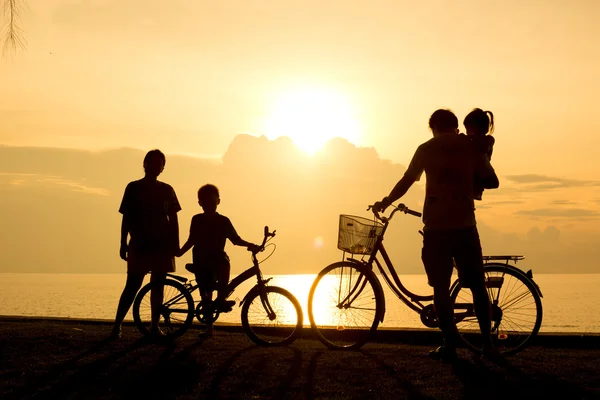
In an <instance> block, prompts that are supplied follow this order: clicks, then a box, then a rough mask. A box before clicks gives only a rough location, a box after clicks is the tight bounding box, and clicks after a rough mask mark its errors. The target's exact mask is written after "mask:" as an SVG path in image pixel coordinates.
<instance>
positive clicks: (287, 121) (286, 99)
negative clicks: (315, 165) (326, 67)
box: [264, 89, 360, 154]
mask: <svg viewBox="0 0 600 400" xmlns="http://www.w3.org/2000/svg"><path fill="white" fill-rule="evenodd" d="M264 133H265V135H266V136H267V137H268V138H269V139H275V138H278V137H280V136H287V137H289V138H290V139H292V141H293V142H294V143H295V144H296V146H298V147H299V148H300V149H302V150H303V151H305V152H306V153H308V154H315V153H317V152H318V151H319V150H320V149H321V148H322V147H323V145H324V144H325V143H327V141H329V140H330V139H332V138H334V137H341V138H344V139H346V140H348V141H350V142H352V143H354V144H357V141H358V140H359V136H360V123H359V120H358V118H357V117H356V112H355V110H354V109H353V108H352V106H351V105H350V103H349V102H348V101H347V99H346V98H345V97H344V96H342V95H341V94H340V93H338V92H335V91H329V90H319V89H303V90H295V91H290V92H288V93H286V94H284V95H282V96H281V97H280V98H279V99H278V100H277V102H276V103H275V104H274V107H273V110H272V112H271V115H270V116H269V118H268V119H267V120H266V122H265V126H264Z"/></svg>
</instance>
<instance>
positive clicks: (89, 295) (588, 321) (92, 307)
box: [0, 273, 600, 334]
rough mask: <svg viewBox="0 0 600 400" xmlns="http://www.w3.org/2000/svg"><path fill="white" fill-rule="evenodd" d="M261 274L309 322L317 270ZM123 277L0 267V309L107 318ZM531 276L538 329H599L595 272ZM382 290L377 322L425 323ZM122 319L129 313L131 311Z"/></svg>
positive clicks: (233, 315) (408, 283)
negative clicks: (382, 309) (537, 296)
mask: <svg viewBox="0 0 600 400" xmlns="http://www.w3.org/2000/svg"><path fill="white" fill-rule="evenodd" d="M181 276H185V277H187V278H190V279H191V278H192V276H190V275H185V274H181ZM265 277H270V278H272V280H271V281H270V283H269V284H270V285H274V286H281V287H283V288H285V289H287V290H289V291H290V292H292V293H293V294H294V295H295V296H296V298H297V299H298V300H299V301H300V304H301V305H302V307H303V310H304V322H305V325H308V324H309V322H308V316H307V299H308V292H309V290H310V286H311V284H312V282H313V281H314V279H315V277H316V275H313V274H304V275H273V276H265ZM125 279H126V275H125V274H40V273H0V315H7V316H33V317H59V318H73V319H102V320H112V319H114V316H115V310H116V307H117V303H118V300H119V296H120V294H121V291H122V289H123V286H124V284H125ZM534 279H535V281H536V283H537V284H538V285H539V287H540V289H541V291H542V294H543V298H542V305H543V310H544V317H543V322H542V327H541V329H540V331H541V332H552V333H555V332H557V333H583V334H585V333H600V293H599V292H600V274H537V275H535V276H534ZM148 280H149V278H146V281H145V282H147V281H148ZM401 280H402V282H403V284H404V285H405V287H407V288H408V289H409V290H410V291H412V292H414V293H418V294H423V295H427V294H431V293H432V291H431V288H430V287H429V286H428V285H427V279H426V277H425V276H424V275H402V276H401ZM255 284H256V281H255V280H254V278H252V279H250V280H248V281H246V282H244V283H243V284H242V285H240V286H239V287H238V288H237V289H236V291H235V292H234V294H233V296H232V297H231V299H234V300H235V299H237V300H238V302H239V300H241V299H243V297H244V295H245V294H246V293H247V292H248V290H250V289H251V288H252V286H254V285H255ZM384 293H385V300H386V315H385V320H384V322H383V324H382V325H380V326H381V327H382V328H388V329H400V328H424V326H423V325H422V323H421V320H420V317H419V315H418V314H417V313H416V312H414V311H412V310H411V309H409V308H408V307H406V305H404V303H402V302H401V301H400V300H399V299H398V298H397V297H395V295H394V294H393V293H392V292H391V291H390V290H389V288H387V287H386V286H385V285H384ZM194 296H196V297H198V293H197V292H196V293H194ZM126 319H128V320H132V319H133V317H132V314H131V311H130V312H129V314H128V316H127V318H126ZM218 322H225V323H238V324H239V323H241V320H240V308H239V307H234V310H233V311H232V312H230V313H227V314H222V315H221V316H220V317H219V321H218Z"/></svg>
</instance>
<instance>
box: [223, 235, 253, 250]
mask: <svg viewBox="0 0 600 400" xmlns="http://www.w3.org/2000/svg"><path fill="white" fill-rule="evenodd" d="M229 240H231V243H233V244H234V245H236V246H244V247H247V248H248V249H251V248H256V247H258V245H256V244H254V243H250V242H246V241H245V240H244V239H242V238H241V237H239V236H235V237H232V238H230V239H229Z"/></svg>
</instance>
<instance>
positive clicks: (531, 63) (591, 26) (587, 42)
mask: <svg viewBox="0 0 600 400" xmlns="http://www.w3.org/2000/svg"><path fill="white" fill-rule="evenodd" d="M598 15H600V2H597V1H592V0H590V1H570V2H565V1H531V2H523V1H516V0H506V1H502V2H498V1H455V2H448V1H428V2H422V3H416V2H409V1H370V2H347V1H327V2H322V1H314V0H310V1H303V2H291V1H252V2H248V1H218V2H215V1H184V0H172V1H170V2H169V6H168V7H165V2H164V1H158V0H144V1H142V0H129V1H127V2H123V1H109V0H89V1H72V0H63V1H58V0H29V1H28V5H27V7H26V8H25V10H24V12H23V14H22V20H21V25H22V27H23V29H24V31H25V33H24V35H25V38H26V39H27V42H28V45H27V47H26V49H24V50H22V51H19V52H17V53H16V54H12V55H11V56H10V57H8V58H7V59H6V60H5V61H2V63H1V64H0V70H1V72H2V73H0V87H1V88H2V94H3V95H2V96H1V97H0V144H5V145H9V146H52V147H66V148H78V149H87V150H99V149H106V148H116V147H135V148H140V149H148V148H154V147H159V148H161V149H163V151H165V152H166V153H168V154H192V155H196V156H203V157H204V156H208V157H213V158H217V159H218V158H220V157H221V156H222V155H223V154H224V152H225V151H226V150H227V148H228V146H229V145H230V143H231V142H232V141H233V139H234V137H235V136H236V135H238V134H240V133H250V134H254V135H261V134H266V133H267V132H265V121H267V120H269V118H273V113H274V110H276V109H277V107H278V104H280V101H281V100H280V99H281V97H282V96H283V97H285V96H287V95H289V94H290V93H295V92H297V91H299V90H300V91H301V90H305V89H310V90H314V91H326V92H328V93H334V94H335V96H338V97H339V98H342V99H344V102H345V104H346V105H347V107H348V109H349V110H350V112H351V114H352V118H353V119H354V120H355V121H357V124H358V125H357V126H359V128H357V129H358V133H357V136H356V138H350V139H351V140H352V141H353V142H354V143H355V144H356V145H359V146H366V147H373V148H375V150H376V151H377V154H378V155H379V157H380V158H382V159H388V160H391V161H392V162H394V163H398V164H401V165H407V164H408V162H409V161H410V157H411V156H412V154H413V152H414V150H415V148H416V146H418V144H420V143H421V142H423V141H425V140H427V139H429V137H430V132H429V131H428V130H427V119H428V118H429V115H430V114H431V112H432V111H433V110H435V109H436V108H440V107H449V108H451V109H453V110H454V111H455V112H456V113H457V115H458V117H459V120H461V121H462V118H463V117H464V115H465V114H466V113H467V112H468V111H469V110H470V109H472V108H473V107H481V108H484V109H489V110H492V111H493V112H494V114H495V115H496V120H497V126H496V132H495V136H496V143H497V144H496V148H495V151H494V159H493V160H492V161H493V164H494V166H495V168H496V169H497V171H498V173H499V175H500V177H501V189H500V190H498V191H496V192H490V194H489V195H486V202H485V204H481V206H480V207H479V209H478V213H479V214H478V218H479V219H480V220H482V221H484V222H486V223H488V224H490V225H491V226H493V227H494V228H495V229H498V230H500V231H503V232H515V233H518V234H521V235H523V234H525V233H526V232H528V231H529V230H530V229H532V228H533V227H539V228H540V229H542V230H543V229H545V228H546V227H548V226H556V227H557V228H558V229H560V230H561V232H563V234H564V233H565V232H571V233H572V234H574V235H575V234H577V235H580V236H582V237H583V235H584V234H588V233H589V232H592V233H593V234H594V235H598V236H599V237H600V226H599V225H598V217H599V216H600V172H599V171H600V157H599V156H600V150H599V148H600V135H599V134H598V133H599V132H600V120H599V119H598V118H596V114H597V110H596V104H597V98H596V97H597V93H598V92H600V40H599V39H600V25H599V24H597V22H596V20H597V16H598ZM301 118H304V117H301ZM306 118H307V119H310V116H306ZM326 122H327V121H324V124H325V123H326ZM313 126H314V124H313ZM290 129H291V127H290ZM315 129H316V128H315ZM342 136H343V133H342ZM0 172H2V171H0ZM393 183H394V182H392V181H391V182H390V184H389V186H390V188H391V186H393ZM384 194H385V193H377V196H380V195H384ZM594 237H596V236H594Z"/></svg>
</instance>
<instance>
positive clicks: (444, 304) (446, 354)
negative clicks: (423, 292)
mask: <svg viewBox="0 0 600 400" xmlns="http://www.w3.org/2000/svg"><path fill="white" fill-rule="evenodd" d="M451 234H452V233H451V232H450V233H448V232H445V231H427V230H426V231H424V233H423V250H422V255H421V256H422V260H423V265H424V267H425V272H426V273H427V279H428V280H429V285H430V286H432V287H433V305H434V307H435V311H436V315H437V318H438V321H439V324H440V330H441V331H442V335H443V337H444V345H443V346H442V347H439V348H437V349H436V350H434V351H432V352H431V353H430V356H431V357H433V358H440V359H454V358H456V350H455V349H456V336H457V331H456V325H455V323H454V310H453V309H452V303H451V300H450V277H451V276H452V268H453V260H452V254H451V251H450V250H451V247H450V246H449V245H448V242H449V241H448V239H447V236H448V235H451Z"/></svg>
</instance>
